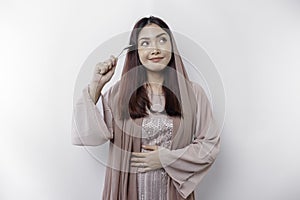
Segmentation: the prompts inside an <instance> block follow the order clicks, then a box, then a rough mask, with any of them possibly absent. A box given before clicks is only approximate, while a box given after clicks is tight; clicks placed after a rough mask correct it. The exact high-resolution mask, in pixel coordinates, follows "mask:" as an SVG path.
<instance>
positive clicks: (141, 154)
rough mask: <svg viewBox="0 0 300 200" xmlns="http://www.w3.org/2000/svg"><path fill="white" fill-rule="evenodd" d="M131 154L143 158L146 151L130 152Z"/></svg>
mask: <svg viewBox="0 0 300 200" xmlns="http://www.w3.org/2000/svg"><path fill="white" fill-rule="evenodd" d="M131 155H132V156H135V157H141V158H144V157H146V156H147V155H148V153H137V152H132V153H131Z"/></svg>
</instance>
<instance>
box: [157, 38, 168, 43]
mask: <svg viewBox="0 0 300 200" xmlns="http://www.w3.org/2000/svg"><path fill="white" fill-rule="evenodd" d="M166 41H168V40H167V38H165V37H161V38H160V39H159V42H160V43H165V42H166Z"/></svg>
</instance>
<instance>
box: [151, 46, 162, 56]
mask: <svg viewBox="0 0 300 200" xmlns="http://www.w3.org/2000/svg"><path fill="white" fill-rule="evenodd" d="M157 54H160V50H159V49H158V48H156V47H154V48H153V50H152V51H151V55H157Z"/></svg>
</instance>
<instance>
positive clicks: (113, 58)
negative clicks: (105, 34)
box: [110, 55, 118, 67]
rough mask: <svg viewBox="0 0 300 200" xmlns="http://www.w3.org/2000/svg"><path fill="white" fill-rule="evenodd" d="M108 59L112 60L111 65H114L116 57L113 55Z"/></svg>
mask: <svg viewBox="0 0 300 200" xmlns="http://www.w3.org/2000/svg"><path fill="white" fill-rule="evenodd" d="M110 59H111V60H112V64H113V67H114V66H116V65H117V60H118V59H117V58H116V57H115V56H113V55H111V56H110Z"/></svg>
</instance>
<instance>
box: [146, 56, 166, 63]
mask: <svg viewBox="0 0 300 200" xmlns="http://www.w3.org/2000/svg"><path fill="white" fill-rule="evenodd" d="M162 59H163V57H159V58H151V59H149V60H151V61H152V62H159V61H161V60H162Z"/></svg>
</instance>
